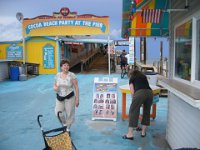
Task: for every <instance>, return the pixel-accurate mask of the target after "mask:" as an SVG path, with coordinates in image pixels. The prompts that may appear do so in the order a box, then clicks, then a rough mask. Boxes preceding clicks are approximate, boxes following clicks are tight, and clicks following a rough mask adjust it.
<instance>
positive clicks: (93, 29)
mask: <svg viewBox="0 0 200 150" xmlns="http://www.w3.org/2000/svg"><path fill="white" fill-rule="evenodd" d="M108 31H109V29H108V17H90V18H85V17H83V18H81V17H80V18H75V19H74V18H73V19H72V18H55V19H52V18H51V19H25V20H24V21H23V36H61V35H65V36H66V35H96V34H108Z"/></svg>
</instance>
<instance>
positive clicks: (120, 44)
mask: <svg viewBox="0 0 200 150" xmlns="http://www.w3.org/2000/svg"><path fill="white" fill-rule="evenodd" d="M128 42H129V41H127V40H117V41H114V43H115V46H128V44H129V43H128Z"/></svg>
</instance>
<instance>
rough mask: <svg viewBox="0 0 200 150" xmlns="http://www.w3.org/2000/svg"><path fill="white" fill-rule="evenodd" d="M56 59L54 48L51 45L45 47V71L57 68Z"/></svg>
mask: <svg viewBox="0 0 200 150" xmlns="http://www.w3.org/2000/svg"><path fill="white" fill-rule="evenodd" d="M54 57H55V56H54V47H53V46H52V45H50V44H47V45H45V46H44V47H43V67H44V68H45V69H50V68H54V67H55V61H54Z"/></svg>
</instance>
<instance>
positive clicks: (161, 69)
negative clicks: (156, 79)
mask: <svg viewBox="0 0 200 150" xmlns="http://www.w3.org/2000/svg"><path fill="white" fill-rule="evenodd" d="M160 74H161V75H163V41H160Z"/></svg>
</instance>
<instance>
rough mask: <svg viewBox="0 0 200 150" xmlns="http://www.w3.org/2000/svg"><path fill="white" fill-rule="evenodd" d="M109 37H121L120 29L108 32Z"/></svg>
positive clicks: (117, 38)
mask: <svg viewBox="0 0 200 150" xmlns="http://www.w3.org/2000/svg"><path fill="white" fill-rule="evenodd" d="M110 39H112V40H119V39H121V29H113V30H112V31H111V32H110Z"/></svg>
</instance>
